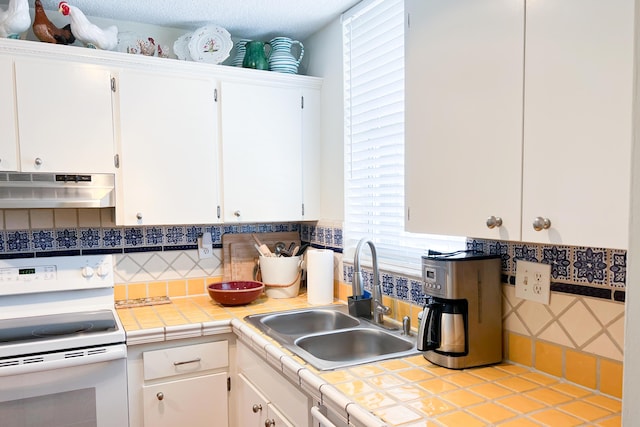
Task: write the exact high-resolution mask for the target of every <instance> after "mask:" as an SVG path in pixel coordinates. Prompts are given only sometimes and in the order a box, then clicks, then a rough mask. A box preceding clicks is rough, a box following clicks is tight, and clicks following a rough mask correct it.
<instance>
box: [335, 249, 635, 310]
mask: <svg viewBox="0 0 640 427" xmlns="http://www.w3.org/2000/svg"><path fill="white" fill-rule="evenodd" d="M467 249H469V250H475V251H481V252H484V253H487V254H492V255H495V254H499V255H501V257H502V277H503V282H504V283H507V284H511V285H514V284H515V274H516V263H517V262H518V260H526V261H531V262H541V263H544V264H550V265H551V277H552V280H551V290H552V291H553V292H561V293H566V294H572V295H582V296H589V297H594V298H601V299H605V300H611V301H617V302H624V300H625V282H626V265H627V264H626V259H627V253H626V251H624V250H620V249H603V248H588V247H581V246H575V247H572V246H563V245H560V246H554V245H539V244H535V243H523V242H506V241H493V240H479V239H470V240H469V241H467ZM343 262H344V265H343V280H344V283H347V284H348V283H351V281H352V279H353V265H352V264H351V263H349V262H348V261H344V260H343ZM363 274H364V285H365V289H367V290H368V291H370V290H371V286H372V282H373V277H372V274H371V272H370V271H367V270H366V269H365V270H364V273H363ZM380 280H381V283H382V292H383V294H384V295H386V296H390V297H392V298H397V299H398V300H401V301H405V302H409V303H419V302H420V301H421V299H422V298H424V294H423V293H422V289H421V287H422V279H421V278H419V277H418V278H416V277H410V276H405V275H400V274H396V273H389V272H385V271H381V272H380ZM414 284H415V287H416V288H420V290H419V291H418V290H417V289H416V290H414Z"/></svg>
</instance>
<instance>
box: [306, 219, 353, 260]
mask: <svg viewBox="0 0 640 427" xmlns="http://www.w3.org/2000/svg"><path fill="white" fill-rule="evenodd" d="M300 238H301V240H302V241H303V242H309V243H310V244H311V246H312V247H314V248H318V249H331V250H332V251H334V252H337V253H342V245H343V239H342V223H331V222H322V221H320V222H318V223H302V224H301V226H300Z"/></svg>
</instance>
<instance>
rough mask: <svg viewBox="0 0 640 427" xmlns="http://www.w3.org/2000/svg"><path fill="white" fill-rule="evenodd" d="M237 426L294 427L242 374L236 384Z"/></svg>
mask: <svg viewBox="0 0 640 427" xmlns="http://www.w3.org/2000/svg"><path fill="white" fill-rule="evenodd" d="M236 387H237V388H236V399H237V406H236V425H238V426H242V427H250V426H254V427H262V426H265V427H280V426H290V427H293V424H291V423H290V422H289V421H287V419H286V418H285V416H284V415H282V414H281V413H280V411H278V409H277V408H276V407H275V406H274V405H272V404H271V402H269V400H268V399H267V398H266V397H265V396H264V395H263V394H262V393H260V391H258V389H256V387H255V386H254V385H253V384H251V382H249V380H248V379H247V378H246V377H245V376H244V375H242V374H238V381H237V382H236Z"/></svg>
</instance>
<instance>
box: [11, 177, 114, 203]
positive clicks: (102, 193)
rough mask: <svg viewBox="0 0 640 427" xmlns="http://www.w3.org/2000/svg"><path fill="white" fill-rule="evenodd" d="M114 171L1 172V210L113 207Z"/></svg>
mask: <svg viewBox="0 0 640 427" xmlns="http://www.w3.org/2000/svg"><path fill="white" fill-rule="evenodd" d="M114 186H115V176H114V175H113V174H63V173H21V172H0V209H15V208H23V209H24V208H106V207H113V206H115V194H114Z"/></svg>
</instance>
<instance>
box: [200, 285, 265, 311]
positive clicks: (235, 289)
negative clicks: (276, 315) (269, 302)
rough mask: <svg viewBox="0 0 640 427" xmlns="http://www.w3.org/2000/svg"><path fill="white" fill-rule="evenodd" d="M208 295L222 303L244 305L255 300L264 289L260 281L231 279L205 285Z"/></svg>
mask: <svg viewBox="0 0 640 427" xmlns="http://www.w3.org/2000/svg"><path fill="white" fill-rule="evenodd" d="M207 290H208V291H209V296H210V297H211V298H212V299H213V300H214V301H216V302H218V303H220V304H222V305H244V304H249V303H250V302H251V301H253V300H255V299H256V298H258V297H259V296H260V294H261V293H262V292H263V291H264V284H263V283H262V282H251V281H231V282H222V283H212V284H210V285H209V286H207Z"/></svg>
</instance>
